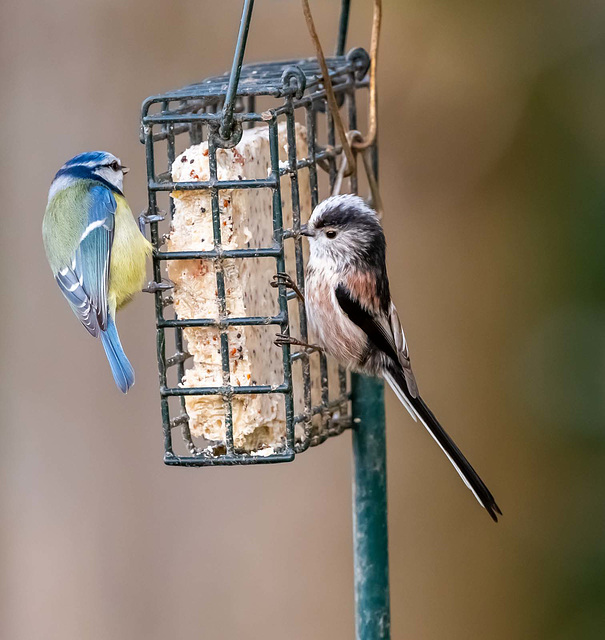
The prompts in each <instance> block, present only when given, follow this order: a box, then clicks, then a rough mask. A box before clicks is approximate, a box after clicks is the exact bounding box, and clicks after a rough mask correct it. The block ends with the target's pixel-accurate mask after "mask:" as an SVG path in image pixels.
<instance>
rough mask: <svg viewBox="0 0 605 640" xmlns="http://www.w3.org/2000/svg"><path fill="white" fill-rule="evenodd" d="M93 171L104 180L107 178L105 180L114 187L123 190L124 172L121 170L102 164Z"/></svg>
mask: <svg viewBox="0 0 605 640" xmlns="http://www.w3.org/2000/svg"><path fill="white" fill-rule="evenodd" d="M95 173H96V174H97V175H98V176H99V177H101V178H103V179H104V180H107V182H109V183H110V184H112V185H113V186H114V187H117V188H118V189H119V190H120V191H123V184H124V174H123V173H122V171H115V170H114V169H112V168H111V167H108V166H102V167H99V168H98V169H96V170H95Z"/></svg>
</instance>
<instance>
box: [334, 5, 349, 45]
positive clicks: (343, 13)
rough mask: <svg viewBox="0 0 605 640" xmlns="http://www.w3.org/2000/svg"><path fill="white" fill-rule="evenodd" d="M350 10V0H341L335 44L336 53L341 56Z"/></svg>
mask: <svg viewBox="0 0 605 640" xmlns="http://www.w3.org/2000/svg"><path fill="white" fill-rule="evenodd" d="M350 10H351V0H342V7H341V9H340V23H339V25H338V43H337V45H336V55H337V56H342V55H344V52H345V47H346V44H347V32H348V30H349V14H350Z"/></svg>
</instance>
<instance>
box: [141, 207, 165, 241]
mask: <svg viewBox="0 0 605 640" xmlns="http://www.w3.org/2000/svg"><path fill="white" fill-rule="evenodd" d="M147 211H149V209H146V210H145V211H143V213H142V214H141V215H140V216H139V229H140V230H141V233H142V234H143V235H145V225H146V224H151V223H152V222H162V220H164V219H165V218H166V216H162V215H148V213H147Z"/></svg>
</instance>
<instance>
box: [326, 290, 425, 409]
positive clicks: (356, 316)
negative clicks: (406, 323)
mask: <svg viewBox="0 0 605 640" xmlns="http://www.w3.org/2000/svg"><path fill="white" fill-rule="evenodd" d="M336 299H337V300H338V304H339V305H340V308H341V309H342V310H343V311H344V313H346V314H347V316H348V317H349V319H350V320H351V321H352V322H354V323H355V324H356V325H357V326H358V327H359V328H360V329H362V330H363V332H364V333H365V334H366V335H367V336H368V339H369V340H370V342H371V343H372V344H373V345H374V346H375V347H376V348H377V349H379V350H380V351H382V352H383V353H385V354H386V355H387V356H389V358H391V360H392V361H393V362H394V363H398V364H399V365H400V366H401V370H402V372H403V375H404V377H405V381H406V386H407V390H408V392H409V395H410V396H411V397H412V398H416V397H417V396H418V386H417V384H416V379H415V378H414V373H413V372H412V365H411V363H410V356H409V352H408V346H407V342H406V340H405V334H404V333H403V328H402V327H401V322H400V321H399V316H398V315H397V309H395V305H394V304H393V303H392V302H391V301H388V315H385V314H384V313H382V311H381V310H380V309H378V310H376V311H373V310H368V309H367V308H365V307H364V306H363V305H361V304H360V303H359V301H358V300H357V299H356V298H355V296H354V294H353V293H352V292H351V290H350V289H349V288H348V287H347V286H346V285H345V284H344V283H340V284H339V285H338V286H337V287H336ZM412 417H413V418H414V420H415V419H416V416H415V415H414V414H413V413H412Z"/></svg>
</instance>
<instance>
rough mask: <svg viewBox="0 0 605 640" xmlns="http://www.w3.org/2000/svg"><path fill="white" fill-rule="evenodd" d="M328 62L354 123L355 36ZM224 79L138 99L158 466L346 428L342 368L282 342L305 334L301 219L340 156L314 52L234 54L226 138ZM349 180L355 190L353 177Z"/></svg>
mask: <svg viewBox="0 0 605 640" xmlns="http://www.w3.org/2000/svg"><path fill="white" fill-rule="evenodd" d="M328 67H329V70H330V76H331V79H332V83H333V86H334V91H335V93H336V96H337V98H338V102H339V105H340V106H341V108H342V110H343V113H344V114H345V115H346V117H347V118H348V126H349V128H350V129H356V128H357V122H356V118H357V109H356V93H357V92H358V91H359V90H361V89H365V88H366V87H367V78H366V73H367V70H368V67H369V58H368V55H367V53H366V52H365V51H364V50H363V49H355V50H353V51H351V52H350V53H349V54H348V55H347V56H339V57H335V58H331V59H329V60H328ZM227 86H228V76H220V77H215V78H210V79H208V80H205V81H203V82H201V83H199V84H194V85H190V86H188V87H185V88H183V89H179V90H177V91H173V92H171V93H166V94H163V95H158V96H152V97H150V98H148V99H147V100H146V101H145V102H144V103H143V108H142V130H141V131H142V134H141V135H142V142H144V144H145V148H146V160H147V179H148V210H147V212H146V218H147V222H148V224H149V227H150V233H151V239H152V243H153V246H154V257H153V277H154V281H153V282H152V283H150V285H149V290H150V291H152V292H153V293H154V295H155V311H156V320H157V358H158V365H159V381H160V395H161V409H162V421H163V428H164V442H165V457H164V459H165V462H166V463H167V464H171V465H189V466H203V465H219V464H222V465H228V464H255V463H269V462H286V461H291V460H292V459H293V458H294V456H295V454H296V453H299V452H302V451H304V450H306V449H307V448H309V447H310V446H314V445H317V444H320V443H321V442H323V441H325V440H326V439H327V438H329V437H330V436H334V435H338V434H339V433H341V432H342V431H343V430H344V429H346V428H348V427H349V426H351V418H350V402H349V400H350V397H349V382H348V377H347V373H346V372H345V371H344V370H343V369H342V368H339V367H337V366H336V365H335V364H334V363H332V362H330V361H329V360H328V359H326V357H325V355H324V354H323V353H321V352H319V351H316V350H313V349H310V348H308V347H305V346H301V345H296V344H291V343H290V342H289V340H288V337H291V338H292V337H293V338H296V339H297V340H298V341H299V342H300V343H303V345H304V344H307V343H308V342H309V340H310V339H312V336H309V333H308V329H307V320H306V315H305V309H304V302H303V301H302V300H301V299H300V297H299V296H298V292H304V260H305V251H306V250H307V249H306V246H305V244H304V243H303V238H302V237H301V234H300V230H301V225H302V224H304V222H306V220H307V219H308V217H309V215H310V213H311V211H312V209H313V208H314V207H315V205H316V204H317V203H318V201H319V200H320V199H321V198H324V197H327V196H328V195H330V193H331V190H332V186H333V185H334V182H335V180H336V176H337V168H338V165H339V156H340V155H341V154H342V149H341V147H340V146H339V145H336V142H335V133H334V126H333V122H332V118H331V117H330V115H329V110H328V108H327V104H326V97H325V91H324V88H323V86H322V80H321V73H320V70H319V67H318V65H317V62H316V60H315V59H308V60H299V61H287V62H273V63H265V64H256V65H249V66H245V67H243V68H242V71H241V77H240V81H239V85H238V90H237V95H238V99H237V102H236V109H235V114H234V120H233V130H232V133H231V135H230V137H229V139H224V138H223V137H222V136H221V108H222V106H223V104H224V100H225V95H226V91H227ZM349 186H350V191H352V192H354V193H356V192H357V178H356V176H355V174H354V175H353V176H352V177H351V179H350V185H349ZM161 216H164V218H165V219H164V220H161V219H160V217H161ZM272 274H287V276H289V278H290V279H291V282H289V281H288V278H287V277H286V276H284V275H279V276H278V277H276V278H273V279H272ZM291 285H292V286H291ZM296 288H298V292H297V291H296V290H295V289H296ZM293 289H294V290H293ZM276 334H279V337H277V338H276ZM276 340H277V343H276V342H275V341H276ZM215 375H216V379H214V377H213V376H215ZM208 381H211V383H208ZM178 431H180V435H181V437H179V438H175V437H174V436H173V434H174V432H177V433H178Z"/></svg>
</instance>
